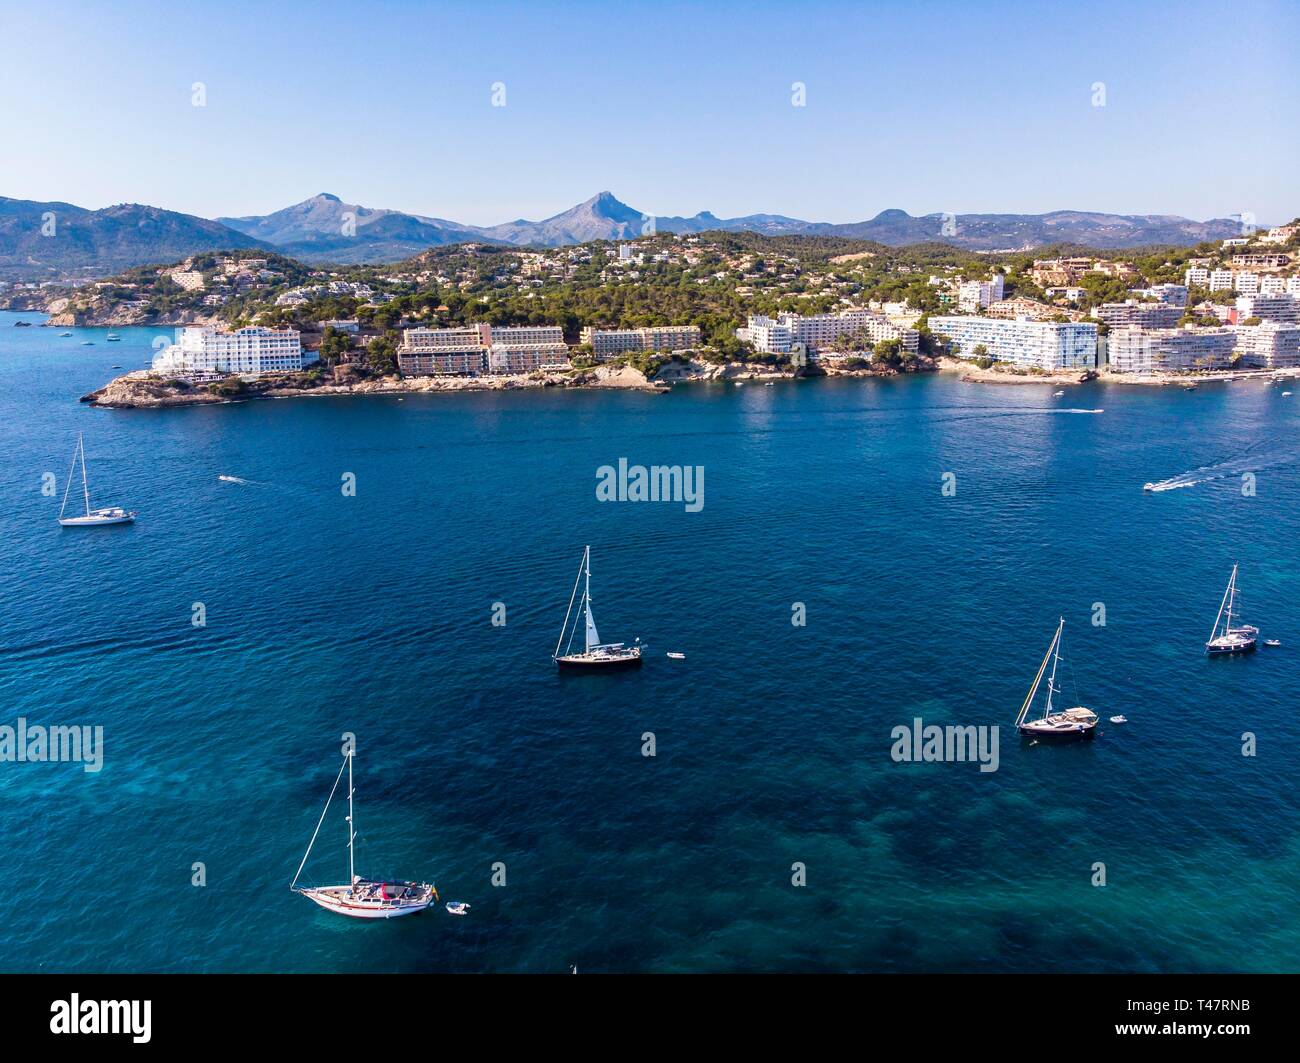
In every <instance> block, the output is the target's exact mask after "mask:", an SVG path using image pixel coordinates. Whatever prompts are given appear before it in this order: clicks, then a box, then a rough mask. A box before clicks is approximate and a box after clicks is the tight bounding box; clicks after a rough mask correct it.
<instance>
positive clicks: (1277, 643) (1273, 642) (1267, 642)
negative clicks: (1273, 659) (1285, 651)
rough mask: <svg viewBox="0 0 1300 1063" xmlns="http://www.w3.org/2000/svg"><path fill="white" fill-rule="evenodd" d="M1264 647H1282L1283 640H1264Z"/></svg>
mask: <svg viewBox="0 0 1300 1063" xmlns="http://www.w3.org/2000/svg"><path fill="white" fill-rule="evenodd" d="M1264 645H1265V646H1281V645H1282V640H1281V639H1265V640H1264Z"/></svg>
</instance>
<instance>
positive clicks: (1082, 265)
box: [1029, 258, 1092, 288]
mask: <svg viewBox="0 0 1300 1063" xmlns="http://www.w3.org/2000/svg"><path fill="white" fill-rule="evenodd" d="M1091 269H1092V259H1090V258H1042V259H1039V260H1037V261H1036V262H1035V263H1034V265H1033V268H1032V269H1031V270H1030V271H1029V276H1030V277H1031V278H1033V281H1034V283H1035V284H1037V285H1038V286H1039V287H1042V288H1046V287H1048V286H1049V285H1062V284H1071V283H1073V282H1074V281H1077V280H1078V279H1079V278H1080V277H1082V276H1083V275H1084V274H1085V273H1087V272H1088V271H1089V270H1091Z"/></svg>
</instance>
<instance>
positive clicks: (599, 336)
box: [581, 245, 700, 362]
mask: <svg viewBox="0 0 1300 1063" xmlns="http://www.w3.org/2000/svg"><path fill="white" fill-rule="evenodd" d="M625 246H626V245H625ZM581 338H582V342H583V343H586V344H590V345H591V349H592V352H593V353H594V354H595V356H596V357H597V358H598V359H599V360H600V361H602V362H604V361H608V360H609V359H610V358H615V357H617V356H618V355H620V354H627V353H629V352H631V351H689V350H691V349H692V348H695V347H698V346H699V345H700V329H699V326H698V325H657V326H655V327H653V328H636V329H597V328H592V327H591V326H590V325H588V326H587V327H586V328H584V329H583V330H582V337H581Z"/></svg>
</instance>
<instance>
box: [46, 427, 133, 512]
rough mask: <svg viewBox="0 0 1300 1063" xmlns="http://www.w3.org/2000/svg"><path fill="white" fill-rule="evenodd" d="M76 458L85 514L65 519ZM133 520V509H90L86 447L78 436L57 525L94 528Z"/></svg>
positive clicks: (116, 507)
mask: <svg viewBox="0 0 1300 1063" xmlns="http://www.w3.org/2000/svg"><path fill="white" fill-rule="evenodd" d="M78 457H80V458H81V495H82V497H83V498H84V499H85V501H86V512H85V514H84V515H83V516H80V517H65V516H64V515H63V514H64V512H65V511H66V510H67V508H68V494H69V493H70V492H71V490H72V473H73V470H74V469H76V467H77V458H78ZM134 520H135V510H133V509H131V510H127V509H123V508H122V507H121V506H106V507H104V508H102V509H91V508H90V486H89V484H88V482H87V480H86V445H85V443H84V442H82V438H81V435H80V434H78V436H77V450H76V452H75V453H74V454H73V455H72V468H70V469H68V485H67V487H65V488H64V489H63V505H62V506H60V507H59V523H60V524H61V525H62V526H63V527H65V528H95V527H100V526H103V525H107V524H130V523H131V522H132V521H134Z"/></svg>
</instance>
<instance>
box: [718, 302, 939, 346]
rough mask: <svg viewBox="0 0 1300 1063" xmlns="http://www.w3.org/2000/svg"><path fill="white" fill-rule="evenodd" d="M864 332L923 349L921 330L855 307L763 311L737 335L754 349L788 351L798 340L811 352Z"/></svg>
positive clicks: (875, 340)
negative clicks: (822, 310)
mask: <svg viewBox="0 0 1300 1063" xmlns="http://www.w3.org/2000/svg"><path fill="white" fill-rule="evenodd" d="M859 333H860V334H861V335H862V337H863V339H864V341H865V342H867V343H871V344H873V345H874V344H877V343H879V342H880V341H881V340H898V341H899V342H900V343H901V344H902V348H903V350H905V351H910V352H912V353H913V354H915V353H916V352H917V351H919V350H920V349H921V334H920V333H919V332H917V331H916V329H910V328H903V327H901V326H899V325H895V324H894V323H893V322H892V321H890V320H889V319H888V318H886V317H884V316H883V315H881V314H877V313H875V312H873V311H871V310H862V309H852V310H844V311H842V312H841V313H838V314H812V315H809V316H807V317H804V316H803V315H801V314H791V313H784V314H780V315H778V317H777V319H776V320H775V321H774V320H772V318H770V317H764V316H762V315H761V314H751V315H750V316H749V321H748V323H747V324H746V325H745V327H744V328H739V329H737V330H736V337H737V338H738V339H741V340H748V341H749V342H750V343H752V344H753V345H754V349H755V350H757V351H762V352H763V353H765V354H789V353H790V351H791V349H792V348H793V347H794V346H795V344H799V343H801V344H803V345H804V347H805V348H807V350H808V352H809V353H810V354H816V353H818V352H820V351H821V350H822V349H824V348H826V347H829V346H830V345H831V344H832V343H834V342H835V341H836V340H837V339H839V338H840V337H841V336H852V335H856V334H859Z"/></svg>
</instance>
